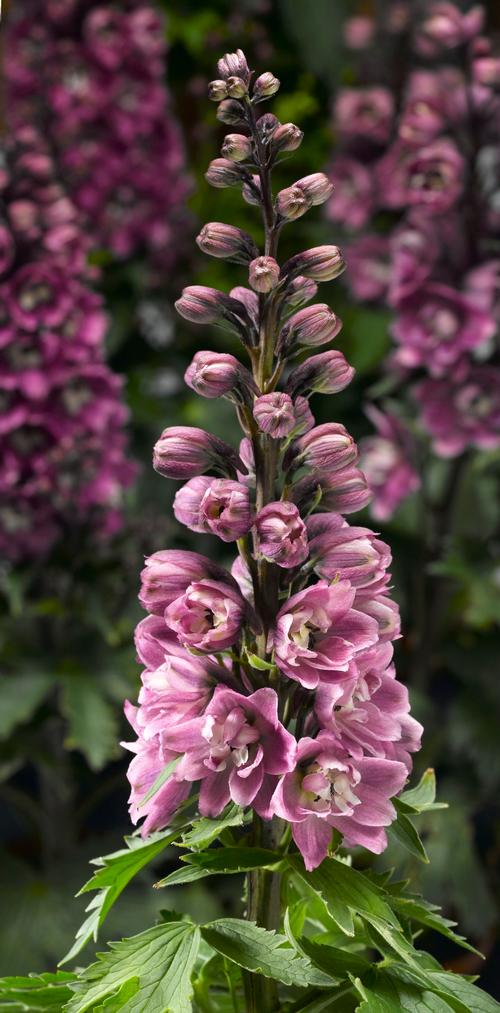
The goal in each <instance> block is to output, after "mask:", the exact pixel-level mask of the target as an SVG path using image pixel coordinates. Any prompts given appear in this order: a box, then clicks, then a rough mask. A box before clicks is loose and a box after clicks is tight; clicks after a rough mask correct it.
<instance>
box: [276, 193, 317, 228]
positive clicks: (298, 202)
mask: <svg viewBox="0 0 500 1013" xmlns="http://www.w3.org/2000/svg"><path fill="white" fill-rule="evenodd" d="M310 207H311V201H310V200H309V199H308V198H307V196H306V194H305V193H304V192H303V191H302V190H301V189H300V188H299V187H298V186H288V187H286V189H285V190H280V192H279V194H278V196H277V197H276V201H275V208H276V211H277V213H278V214H279V216H280V217H281V218H286V219H287V221H289V222H293V221H295V219H296V218H301V217H302V215H304V214H305V213H306V211H308V210H309V208H310Z"/></svg>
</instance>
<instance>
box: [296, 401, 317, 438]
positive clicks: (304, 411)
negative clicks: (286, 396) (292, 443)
mask: <svg viewBox="0 0 500 1013" xmlns="http://www.w3.org/2000/svg"><path fill="white" fill-rule="evenodd" d="M293 411H294V414H295V426H294V429H293V435H294V436H302V434H303V433H308V432H309V430H310V429H312V428H313V426H315V425H316V420H315V418H314V415H313V413H312V411H311V409H310V407H309V402H308V400H307V398H306V397H296V398H295V399H294V402H293Z"/></svg>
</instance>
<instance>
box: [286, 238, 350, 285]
mask: <svg viewBox="0 0 500 1013" xmlns="http://www.w3.org/2000/svg"><path fill="white" fill-rule="evenodd" d="M344 268H345V261H344V258H343V256H342V253H341V251H340V250H339V248H338V246H314V247H313V248H312V250H305V251H304V253H297V255H296V256H295V257H291V259H290V260H287V262H286V264H284V265H283V268H282V274H283V275H284V276H289V277H290V276H291V277H292V278H293V277H296V276H297V275H298V274H303V275H305V277H306V278H311V279H312V280H313V281H333V279H334V278H338V276H339V274H342V271H343V270H344Z"/></svg>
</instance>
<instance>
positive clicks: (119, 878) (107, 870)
mask: <svg viewBox="0 0 500 1013" xmlns="http://www.w3.org/2000/svg"><path fill="white" fill-rule="evenodd" d="M182 829H183V828H182V827H179V828H178V829H176V830H171V831H168V830H165V831H163V832H161V833H157V834H151V835H150V836H149V837H148V838H147V839H146V840H142V839H141V838H140V837H126V838H125V843H126V845H127V847H126V848H123V849H122V850H120V851H115V852H113V853H112V854H110V855H105V856H104V857H103V858H95V859H94V860H93V862H92V864H93V865H98V866H101V868H99V869H98V871H97V872H95V873H94V875H93V876H92V878H91V879H89V880H88V881H87V882H86V883H85V884H84V885H83V886H82V888H81V890H80V891H79V894H78V896H80V894H83V893H88V892H89V891H91V890H98V891H99V892H98V894H97V896H96V897H93V898H92V900H91V902H90V904H89V905H88V907H87V909H86V910H87V912H90V914H89V917H88V918H86V919H85V921H84V923H83V925H81V927H80V929H79V930H78V933H77V936H76V939H75V943H74V945H73V946H72V947H71V949H70V951H69V953H67V954H66V956H65V957H64V958H63V960H61V962H60V963H61V964H67V963H68V961H70V960H72V959H73V957H75V956H76V955H77V953H79V952H80V950H82V949H83V947H84V946H85V945H86V944H87V943H88V941H89V940H90V939H92V938H93V939H97V934H98V931H99V928H100V927H101V925H102V923H103V922H104V919H105V918H106V916H107V914H108V912H109V910H110V909H111V908H112V907H113V904H114V903H115V901H117V900H118V897H119V896H120V894H121V893H122V891H123V890H124V889H125V887H126V886H127V884H128V883H129V882H130V880H131V879H133V877H134V876H136V875H137V873H138V872H140V871H141V869H144V867H145V866H146V865H148V863H149V862H151V861H152V860H153V858H156V856H157V855H159V854H160V852H162V851H163V850H164V849H165V848H167V847H168V845H169V844H172V843H173V842H174V841H175V840H176V839H177V838H178V837H180V834H181V833H182Z"/></svg>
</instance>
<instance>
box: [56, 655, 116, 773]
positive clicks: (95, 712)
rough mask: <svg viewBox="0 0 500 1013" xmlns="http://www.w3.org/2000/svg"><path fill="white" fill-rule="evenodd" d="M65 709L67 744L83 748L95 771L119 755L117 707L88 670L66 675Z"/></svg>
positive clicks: (88, 761) (64, 684) (63, 699)
mask: <svg viewBox="0 0 500 1013" xmlns="http://www.w3.org/2000/svg"><path fill="white" fill-rule="evenodd" d="M61 710H62V712H63V714H64V716H65V718H66V720H67V722H68V731H67V735H66V740H65V745H66V747H67V748H68V749H80V750H81V752H82V753H83V754H84V756H85V758H86V760H87V763H88V765H89V767H90V768H91V769H92V770H101V769H102V767H104V765H105V764H106V763H107V762H108V760H110V759H112V758H113V757H115V756H116V755H117V743H118V739H119V733H118V721H117V717H116V708H115V707H114V706H113V704H111V703H110V702H109V700H107V699H106V698H105V696H104V695H103V692H102V688H101V686H100V684H99V681H98V680H97V679H93V678H92V677H91V676H89V675H88V674H87V673H84V674H82V675H79V674H78V675H77V674H72V675H70V676H66V677H64V678H63V695H62V700H61Z"/></svg>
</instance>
